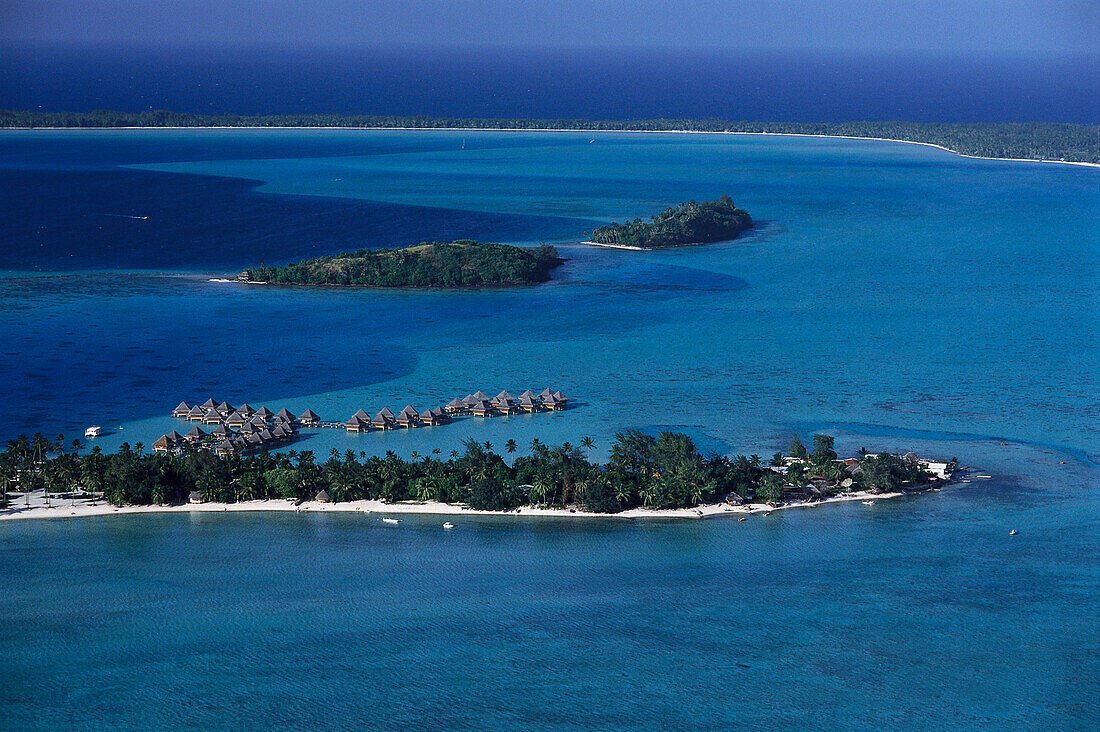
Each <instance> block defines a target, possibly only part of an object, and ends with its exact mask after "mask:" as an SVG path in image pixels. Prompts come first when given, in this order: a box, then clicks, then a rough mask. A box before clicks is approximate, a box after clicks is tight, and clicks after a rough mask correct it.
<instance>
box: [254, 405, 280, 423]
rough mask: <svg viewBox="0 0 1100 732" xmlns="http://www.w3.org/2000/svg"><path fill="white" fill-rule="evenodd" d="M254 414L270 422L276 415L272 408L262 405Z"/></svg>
mask: <svg viewBox="0 0 1100 732" xmlns="http://www.w3.org/2000/svg"><path fill="white" fill-rule="evenodd" d="M252 416H253V417H256V418H259V419H260V420H261V421H263V422H270V421H271V418H272V417H274V416H275V415H274V414H272V413H271V410H270V409H268V408H267V407H260V408H259V409H257V410H256V413H255V414H254V415H252Z"/></svg>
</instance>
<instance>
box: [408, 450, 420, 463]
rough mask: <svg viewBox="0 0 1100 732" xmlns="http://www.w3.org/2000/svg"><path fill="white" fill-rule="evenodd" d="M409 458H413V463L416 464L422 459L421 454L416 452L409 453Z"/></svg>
mask: <svg viewBox="0 0 1100 732" xmlns="http://www.w3.org/2000/svg"><path fill="white" fill-rule="evenodd" d="M409 457H410V458H412V461H413V462H416V461H417V460H419V459H420V453H419V452H417V451H416V450H413V451H412V452H411V453H409Z"/></svg>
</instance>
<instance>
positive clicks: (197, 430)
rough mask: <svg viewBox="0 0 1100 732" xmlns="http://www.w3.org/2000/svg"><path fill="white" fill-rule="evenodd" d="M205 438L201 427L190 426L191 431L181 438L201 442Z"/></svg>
mask: <svg viewBox="0 0 1100 732" xmlns="http://www.w3.org/2000/svg"><path fill="white" fill-rule="evenodd" d="M205 438H206V433H205V432H203V431H202V428H201V427H192V428H191V431H190V432H188V433H187V434H186V435H184V436H183V439H185V440H187V441H188V442H202V441H203V440H204V439H205Z"/></svg>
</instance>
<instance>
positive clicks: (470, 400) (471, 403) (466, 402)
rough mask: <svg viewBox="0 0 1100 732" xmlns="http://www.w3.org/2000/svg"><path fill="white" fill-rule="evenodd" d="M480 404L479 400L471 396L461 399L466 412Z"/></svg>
mask: <svg viewBox="0 0 1100 732" xmlns="http://www.w3.org/2000/svg"><path fill="white" fill-rule="evenodd" d="M480 402H481V400H480V399H478V398H477V397H476V396H474V395H473V394H467V395H466V396H464V397H462V406H463V407H465V408H466V410H467V411H468V410H470V409H473V408H474V407H476V406H477V405H478V404H479V403H480Z"/></svg>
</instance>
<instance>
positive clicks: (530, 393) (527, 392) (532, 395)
mask: <svg viewBox="0 0 1100 732" xmlns="http://www.w3.org/2000/svg"><path fill="white" fill-rule="evenodd" d="M524 397H527V398H528V399H530V400H531V401H533V402H534V401H538V395H537V394H535V392H533V391H531V390H530V389H527V390H525V391H524V392H523V393H522V394H520V395H519V398H520V399H523V398H524Z"/></svg>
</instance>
